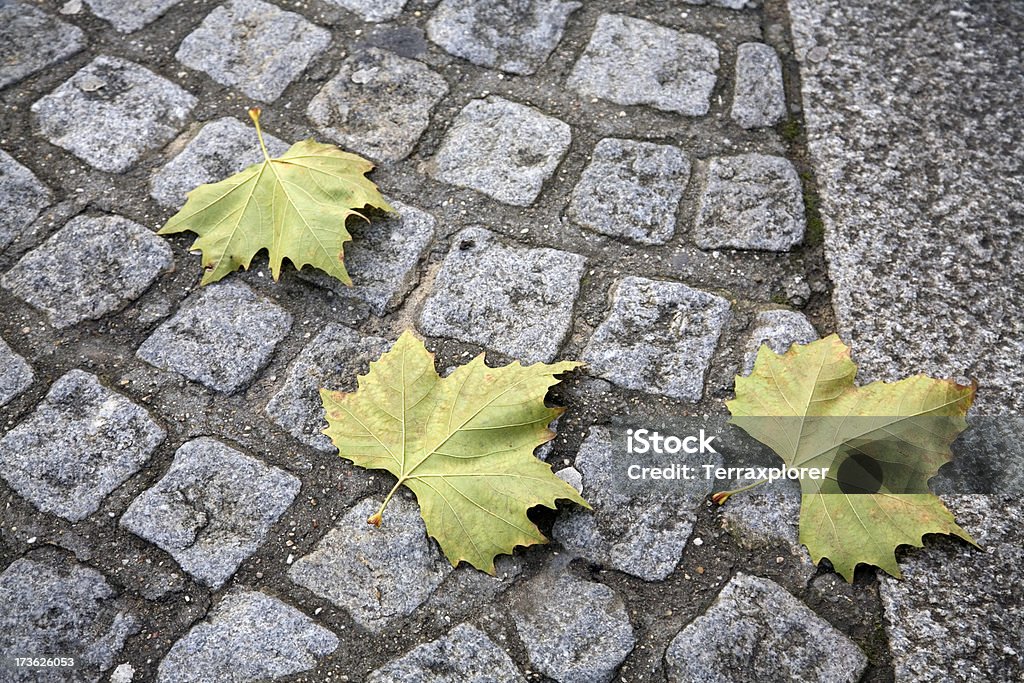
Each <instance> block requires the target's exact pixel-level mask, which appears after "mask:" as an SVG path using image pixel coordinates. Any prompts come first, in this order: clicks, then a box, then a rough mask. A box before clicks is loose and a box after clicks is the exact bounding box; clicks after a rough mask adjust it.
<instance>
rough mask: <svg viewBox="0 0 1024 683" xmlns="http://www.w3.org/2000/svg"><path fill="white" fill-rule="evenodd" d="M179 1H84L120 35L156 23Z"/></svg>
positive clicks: (179, 0)
mask: <svg viewBox="0 0 1024 683" xmlns="http://www.w3.org/2000/svg"><path fill="white" fill-rule="evenodd" d="M179 2H181V0H85V4H87V5H89V9H91V10H92V13H93V14H95V15H96V16H97V17H99V18H100V19H106V20H107V21H109V22H110V23H111V25H112V26H113V27H114V28H116V29H117V30H118V31H120V32H121V33H131V32H132V31H138V30H139V29H140V28H142V27H143V26H146V25H147V24H151V23H153V22H154V21H156V20H157V19H158V18H159V17H160V15H162V14H163V13H164V12H166V11H167V10H169V9H170V8H172V7H174V6H175V5H177V4H178V3H179Z"/></svg>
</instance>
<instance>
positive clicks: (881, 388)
mask: <svg viewBox="0 0 1024 683" xmlns="http://www.w3.org/2000/svg"><path fill="white" fill-rule="evenodd" d="M856 373H857V366H856V365H855V364H854V363H853V361H852V360H851V359H850V349H849V347H847V346H846V345H845V344H843V343H842V342H841V341H840V340H839V337H837V336H836V335H832V336H830V337H827V338H825V339H821V340H818V341H816V342H813V343H811V344H807V345H803V346H800V345H794V346H793V347H792V348H790V350H789V351H788V352H786V353H785V354H782V355H779V354H776V353H775V352H773V351H772V350H771V349H769V348H768V347H767V346H762V347H761V349H760V350H759V351H758V354H757V360H756V362H755V364H754V369H753V371H752V372H751V374H750V375H749V376H748V377H737V378H736V398H735V399H734V400H732V401H729V402H728V403H727V404H726V405H727V406H728V408H729V412H731V413H732V415H733V418H732V422H733V423H734V424H736V425H738V426H739V427H741V428H742V429H743V430H744V431H746V432H747V433H749V434H750V435H751V436H753V437H754V438H755V439H757V440H758V441H760V442H762V443H764V444H765V445H767V446H769V447H770V448H771V449H772V450H774V451H775V452H776V453H777V454H778V455H779V456H780V457H781V458H782V460H783V461H784V462H785V463H786V465H788V466H790V467H819V468H821V467H828V468H829V474H828V476H827V478H826V479H824V480H823V481H822V480H817V481H815V480H811V479H809V478H804V479H801V489H802V494H803V495H802V496H801V507H800V542H801V543H803V544H804V545H806V546H807V549H808V551H809V552H810V555H811V559H812V560H813V561H814V563H815V564H817V563H818V562H820V560H821V558H823V557H827V558H828V559H829V561H831V563H832V566H833V567H835V570H836V571H837V572H839V574H841V575H842V576H843V577H845V578H846V580H847V581H851V582H852V581H853V574H854V569H855V568H856V566H857V564H859V563H865V564H872V565H875V566H877V567H880V568H882V569H884V570H885V571H886V572H888V573H889V574H892V575H893V576H896V577H899V576H900V575H901V574H900V569H899V565H898V564H897V562H896V552H895V551H896V548H897V547H898V546H900V545H912V546H918V547H920V546H921V545H923V543H922V537H923V536H924V535H925V534H930V533H941V534H951V535H956V536H959V537H961V538H963V539H965V540H967V541H969V542H971V543H974V541H973V540H972V539H971V537H970V535H969V534H968V533H967V532H966V531H964V530H963V529H961V528H960V527H959V526H958V525H957V524H956V522H955V521H954V519H953V515H952V514H951V513H950V512H949V510H948V509H946V506H945V505H944V504H943V503H942V501H941V500H940V499H939V498H938V497H937V496H935V495H934V494H932V493H930V492H929V491H928V480H929V479H930V478H931V477H933V476H934V475H935V474H936V473H937V472H938V469H939V467H941V466H942V465H943V464H944V463H946V462H948V461H949V460H950V458H951V453H950V451H949V446H950V444H951V443H952V442H953V441H954V440H955V439H956V437H957V435H958V434H959V433H960V432H961V431H963V429H964V428H965V427H966V424H967V423H966V420H965V419H964V416H965V415H966V414H967V410H968V408H970V406H971V403H972V402H973V400H974V392H975V387H974V386H961V385H959V384H957V383H956V382H954V381H950V380H940V379H934V378H931V377H928V376H926V375H915V376H913V377H908V378H906V379H903V380H900V381H898V382H893V383H885V382H873V383H871V384H868V385H865V386H862V387H858V386H856V385H855V384H854V377H855V375H856ZM865 468H866V469H867V470H871V476H870V477H864V476H861V475H863V474H864V471H865ZM844 472H845V473H846V474H844ZM851 474H852V475H853V476H851ZM868 480H870V484H871V485H870V486H868V485H867V484H864V483H863V482H865V481H868ZM858 487H862V488H861V490H857V489H858ZM727 495H728V494H725V496H719V498H718V500H719V502H722V500H724V498H725V497H726V496H727Z"/></svg>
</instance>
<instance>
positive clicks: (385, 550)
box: [288, 494, 452, 633]
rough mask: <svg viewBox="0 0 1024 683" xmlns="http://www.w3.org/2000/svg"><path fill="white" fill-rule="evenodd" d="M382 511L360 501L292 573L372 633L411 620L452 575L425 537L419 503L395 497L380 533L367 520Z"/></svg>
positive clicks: (369, 500) (375, 503) (373, 502)
mask: <svg viewBox="0 0 1024 683" xmlns="http://www.w3.org/2000/svg"><path fill="white" fill-rule="evenodd" d="M379 505H380V501H379V500H375V499H372V498H364V499H363V500H361V501H360V502H359V503H357V504H356V505H355V506H353V507H352V508H351V509H350V510H349V511H348V512H347V513H345V516H344V517H342V518H341V520H340V521H339V522H338V525H337V526H336V527H335V528H334V529H332V530H331V531H329V532H328V533H327V535H326V536H324V537H323V539H321V540H320V542H319V543H318V544H317V545H316V548H315V549H314V550H313V552H311V553H310V554H308V555H306V556H305V557H302V558H299V559H298V560H296V561H295V564H293V565H292V568H291V569H290V570H289V571H288V576H289V578H290V579H291V580H292V581H294V582H295V583H297V584H299V585H300V586H303V587H304V588H307V589H309V590H310V591H312V592H313V593H316V594H317V595H319V596H320V597H322V598H325V599H327V600H330V601H331V602H333V603H334V604H335V605H337V606H338V607H341V608H343V609H345V610H346V611H347V612H348V613H349V614H350V615H351V616H352V619H353V620H355V622H356V623H357V624H359V625H360V626H363V627H364V628H366V629H369V630H370V631H372V632H374V633H380V632H382V631H383V630H384V629H385V628H386V627H387V625H388V624H389V623H390V622H391V621H393V620H395V619H399V618H401V617H404V616H407V615H409V614H412V612H413V611H414V610H415V609H416V608H417V607H419V606H420V605H421V604H423V602H424V601H425V600H426V599H427V598H428V597H430V594H431V593H433V592H434V590H435V589H436V588H437V587H438V586H440V585H441V582H442V581H444V579H445V577H446V576H448V574H449V573H451V571H452V567H451V565H450V564H449V563H448V562H447V561H446V560H445V559H444V558H443V557H442V556H441V553H440V551H439V550H438V548H437V545H436V544H435V543H434V541H432V540H431V539H429V538H428V537H427V532H426V527H425V526H424V524H423V518H422V517H420V512H419V509H418V508H417V507H416V503H415V502H413V501H409V500H406V499H405V497H404V496H403V495H401V494H399V495H396V496H395V497H394V498H392V499H391V502H390V503H388V508H387V511H386V512H385V513H384V523H383V525H382V526H381V527H380V528H377V527H374V526H371V525H369V524H367V523H366V519H367V518H368V517H369V516H370V515H372V514H373V513H374V512H376V511H377V508H378V507H379ZM399 567H400V568H401V571H396V568H399Z"/></svg>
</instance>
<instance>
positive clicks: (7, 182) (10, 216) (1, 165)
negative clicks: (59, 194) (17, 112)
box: [0, 149, 53, 253]
mask: <svg viewBox="0 0 1024 683" xmlns="http://www.w3.org/2000/svg"><path fill="white" fill-rule="evenodd" d="M52 201H53V193H52V192H50V188H48V187H46V186H45V185H43V183H41V182H39V179H38V178H36V176H35V174H34V173H32V171H30V170H28V169H27V168H25V167H24V166H22V165H21V164H19V163H18V162H17V161H16V160H15V159H14V157H12V156H11V155H10V154H8V153H7V152H5V151H3V150H2V149H0V253H2V252H3V251H4V250H5V249H6V248H7V247H8V246H9V245H10V244H11V243H12V242H14V241H15V240H17V239H18V237H20V236H21V234H22V232H24V230H25V228H27V227H28V226H29V225H31V224H32V221H34V220H35V219H36V217H37V216H38V215H39V213H40V212H41V211H42V210H43V209H45V208H46V207H47V206H49V205H50V203H51V202H52Z"/></svg>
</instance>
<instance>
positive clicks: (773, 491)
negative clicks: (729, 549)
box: [718, 480, 800, 548]
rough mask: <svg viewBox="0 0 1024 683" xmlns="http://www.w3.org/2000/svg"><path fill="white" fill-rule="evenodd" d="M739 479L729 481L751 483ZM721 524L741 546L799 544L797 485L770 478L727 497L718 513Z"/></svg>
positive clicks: (795, 545) (798, 495) (798, 486)
mask: <svg viewBox="0 0 1024 683" xmlns="http://www.w3.org/2000/svg"><path fill="white" fill-rule="evenodd" d="M753 483H754V482H753V481H740V482H736V483H735V484H733V486H735V487H736V488H738V487H739V486H741V485H746V484H753ZM718 515H719V518H720V519H721V522H722V527H723V528H724V529H725V530H726V531H728V532H729V533H730V534H731V535H732V536H733V538H735V539H736V541H737V542H738V543H739V544H740V545H742V546H743V547H744V548H765V547H768V546H773V545H779V544H789V545H790V546H792V547H794V548H797V547H799V545H800V544H799V541H798V537H799V531H800V484H799V482H796V481H793V480H783V481H774V482H772V483H770V484H763V485H761V486H757V487H756V488H753V489H751V490H749V491H744V492H743V493H738V494H736V495H734V496H730V498H729V501H728V502H727V503H725V504H724V505H723V506H722V507H721V508H719V512H718Z"/></svg>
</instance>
